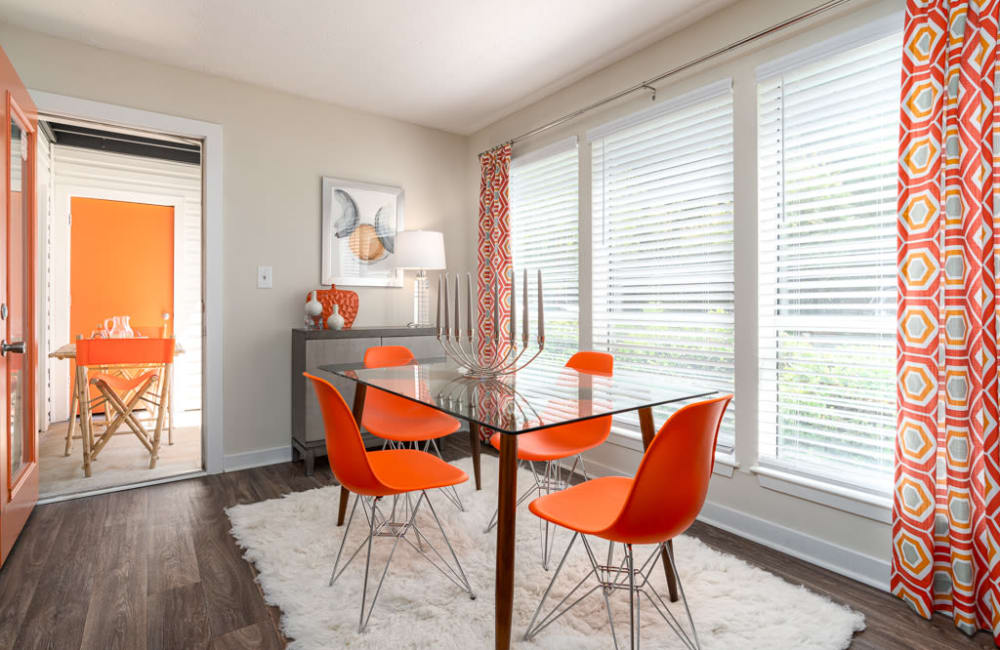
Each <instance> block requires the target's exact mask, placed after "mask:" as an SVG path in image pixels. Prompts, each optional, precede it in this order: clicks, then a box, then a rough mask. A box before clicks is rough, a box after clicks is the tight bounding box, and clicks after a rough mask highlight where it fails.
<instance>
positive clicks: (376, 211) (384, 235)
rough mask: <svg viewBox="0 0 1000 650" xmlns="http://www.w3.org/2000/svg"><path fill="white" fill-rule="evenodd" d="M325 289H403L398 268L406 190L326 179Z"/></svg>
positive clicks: (324, 204) (323, 242)
mask: <svg viewBox="0 0 1000 650" xmlns="http://www.w3.org/2000/svg"><path fill="white" fill-rule="evenodd" d="M321 189H322V201H321V204H322V229H321V233H320V236H321V238H322V247H321V248H322V251H321V254H322V260H321V269H320V284H324V285H331V284H335V285H337V286H348V287H350V286H355V287H402V286H403V271H402V270H401V269H397V268H395V267H394V266H393V258H394V257H395V239H396V235H397V234H398V233H399V232H400V231H401V230H403V206H404V193H403V188H401V187H397V186H394V185H381V184H378V183H366V182H362V181H354V180H349V179H344V178H334V177H330V176H324V177H323V178H322V183H321Z"/></svg>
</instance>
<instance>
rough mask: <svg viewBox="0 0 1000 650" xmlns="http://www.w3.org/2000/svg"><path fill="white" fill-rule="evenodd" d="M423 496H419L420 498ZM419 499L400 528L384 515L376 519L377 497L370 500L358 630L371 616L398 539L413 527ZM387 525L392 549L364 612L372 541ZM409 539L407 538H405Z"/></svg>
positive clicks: (365, 625)
mask: <svg viewBox="0 0 1000 650" xmlns="http://www.w3.org/2000/svg"><path fill="white" fill-rule="evenodd" d="M422 498H423V497H422V496H421V499H422ZM421 499H418V500H417V505H416V507H415V508H414V509H413V512H412V513H410V517H409V520H408V521H407V522H406V523H405V524H403V525H402V528H401V529H400V528H398V527H397V525H396V524H393V522H392V521H390V520H387V519H386V518H385V517H382V518H381V521H378V519H379V517H378V515H379V512H378V502H379V499H378V498H376V499H374V500H373V501H372V513H371V518H370V519H369V534H368V557H367V559H366V560H365V579H364V582H363V584H362V588H361V614H360V617H359V619H358V632H364V630H365V627H367V626H368V621H369V620H370V619H371V617H372V612H373V611H374V610H375V603H376V601H377V600H378V596H379V594H380V593H381V592H382V585H383V584H384V583H385V577H386V575H388V574H389V566H390V565H391V564H392V558H393V556H394V555H395V554H396V549H397V548H398V547H399V540H400V539H404V537H403V536H404V535H405V534H406V531H407V530H408V529H410V528H412V527H413V520H414V519H416V516H417V510H419V509H420V503H421ZM385 527H388V528H390V532H388V533H385V535H387V536H391V537H393V541H392V549H390V551H389V557H388V558H386V561H385V568H384V569H382V576H381V577H380V578H379V581H378V585H377V586H376V587H375V593H374V594H373V595H372V602H371V604H370V605H368V613H367V614H365V604H366V603H367V602H368V575H369V572H370V570H371V559H372V542H373V541H374V539H375V537H376V536H381V535H380V533H381V529H382V528H385ZM407 541H409V540H407Z"/></svg>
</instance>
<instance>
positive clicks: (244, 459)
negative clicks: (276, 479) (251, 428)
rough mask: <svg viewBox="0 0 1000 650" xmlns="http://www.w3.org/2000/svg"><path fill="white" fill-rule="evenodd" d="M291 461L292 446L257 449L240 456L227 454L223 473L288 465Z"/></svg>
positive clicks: (242, 453)
mask: <svg viewBox="0 0 1000 650" xmlns="http://www.w3.org/2000/svg"><path fill="white" fill-rule="evenodd" d="M290 460H292V447H291V445H282V446H281V447H271V448H270V449H255V450H253V451H244V452H241V453H239V454H226V456H225V459H224V460H223V465H222V467H223V469H222V471H224V472H235V471H236V470H240V469H250V468H251V467H261V466H263V465H277V464H278V463H287V462H288V461H290Z"/></svg>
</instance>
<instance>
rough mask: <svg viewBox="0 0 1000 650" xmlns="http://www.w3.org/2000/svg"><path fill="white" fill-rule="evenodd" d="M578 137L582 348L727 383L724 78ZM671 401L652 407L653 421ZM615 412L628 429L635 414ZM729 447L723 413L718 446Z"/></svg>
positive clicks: (729, 215)
mask: <svg viewBox="0 0 1000 650" xmlns="http://www.w3.org/2000/svg"><path fill="white" fill-rule="evenodd" d="M589 137H590V139H591V147H592V156H593V157H592V172H593V174H592V200H593V336H594V348H595V349H597V350H606V351H608V352H610V353H612V354H614V356H615V367H616V369H617V368H628V369H634V370H640V371H643V372H646V373H655V374H660V375H662V376H663V377H664V379H665V381H667V380H669V381H674V382H690V383H695V384H698V385H704V386H708V387H711V388H717V389H720V390H726V391H731V390H732V389H733V96H732V84H731V81H730V80H729V79H726V80H724V81H723V82H720V83H716V84H712V85H711V86H708V87H705V88H702V89H700V90H697V91H695V92H693V93H690V94H688V95H685V96H682V97H679V98H677V99H675V100H668V101H667V102H664V103H663V104H661V105H659V106H656V107H655V108H653V109H651V110H650V111H646V112H643V113H640V114H637V115H633V116H630V117H628V118H626V119H624V120H621V121H619V122H615V123H612V124H608V125H605V126H603V127H600V128H598V129H596V130H595V131H593V132H592V133H590V134H589ZM674 408H676V407H662V408H660V409H658V410H657V413H656V415H657V417H656V420H657V423H658V424H659V423H662V422H663V420H664V418H665V417H667V415H669V413H671V412H672V411H673V409H674ZM622 420H623V423H624V424H626V425H631V426H635V422H636V416H635V414H632V415H630V416H627V417H623V418H622ZM732 445H733V415H732V410H730V411H729V412H728V413H727V416H726V420H725V422H724V423H723V429H722V431H721V432H720V435H719V447H720V448H732Z"/></svg>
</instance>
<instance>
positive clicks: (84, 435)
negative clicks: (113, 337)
mask: <svg viewBox="0 0 1000 650" xmlns="http://www.w3.org/2000/svg"><path fill="white" fill-rule="evenodd" d="M73 384H74V385H75V386H76V390H77V397H76V401H77V403H78V404H79V405H80V446H81V447H83V475H84V476H86V477H88V478H89V477H90V450H91V447H92V446H93V437H92V436H91V435H90V426H91V424H92V422H91V421H90V419H89V418H88V417H87V415H88V414H89V413H90V405H89V404H88V401H89V397H90V396H89V395H87V393H86V392H85V391H89V390H90V387H89V386H88V385H87V370H86V369H85V368H80V366H77V367H76V379H75V380H74V381H73Z"/></svg>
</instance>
